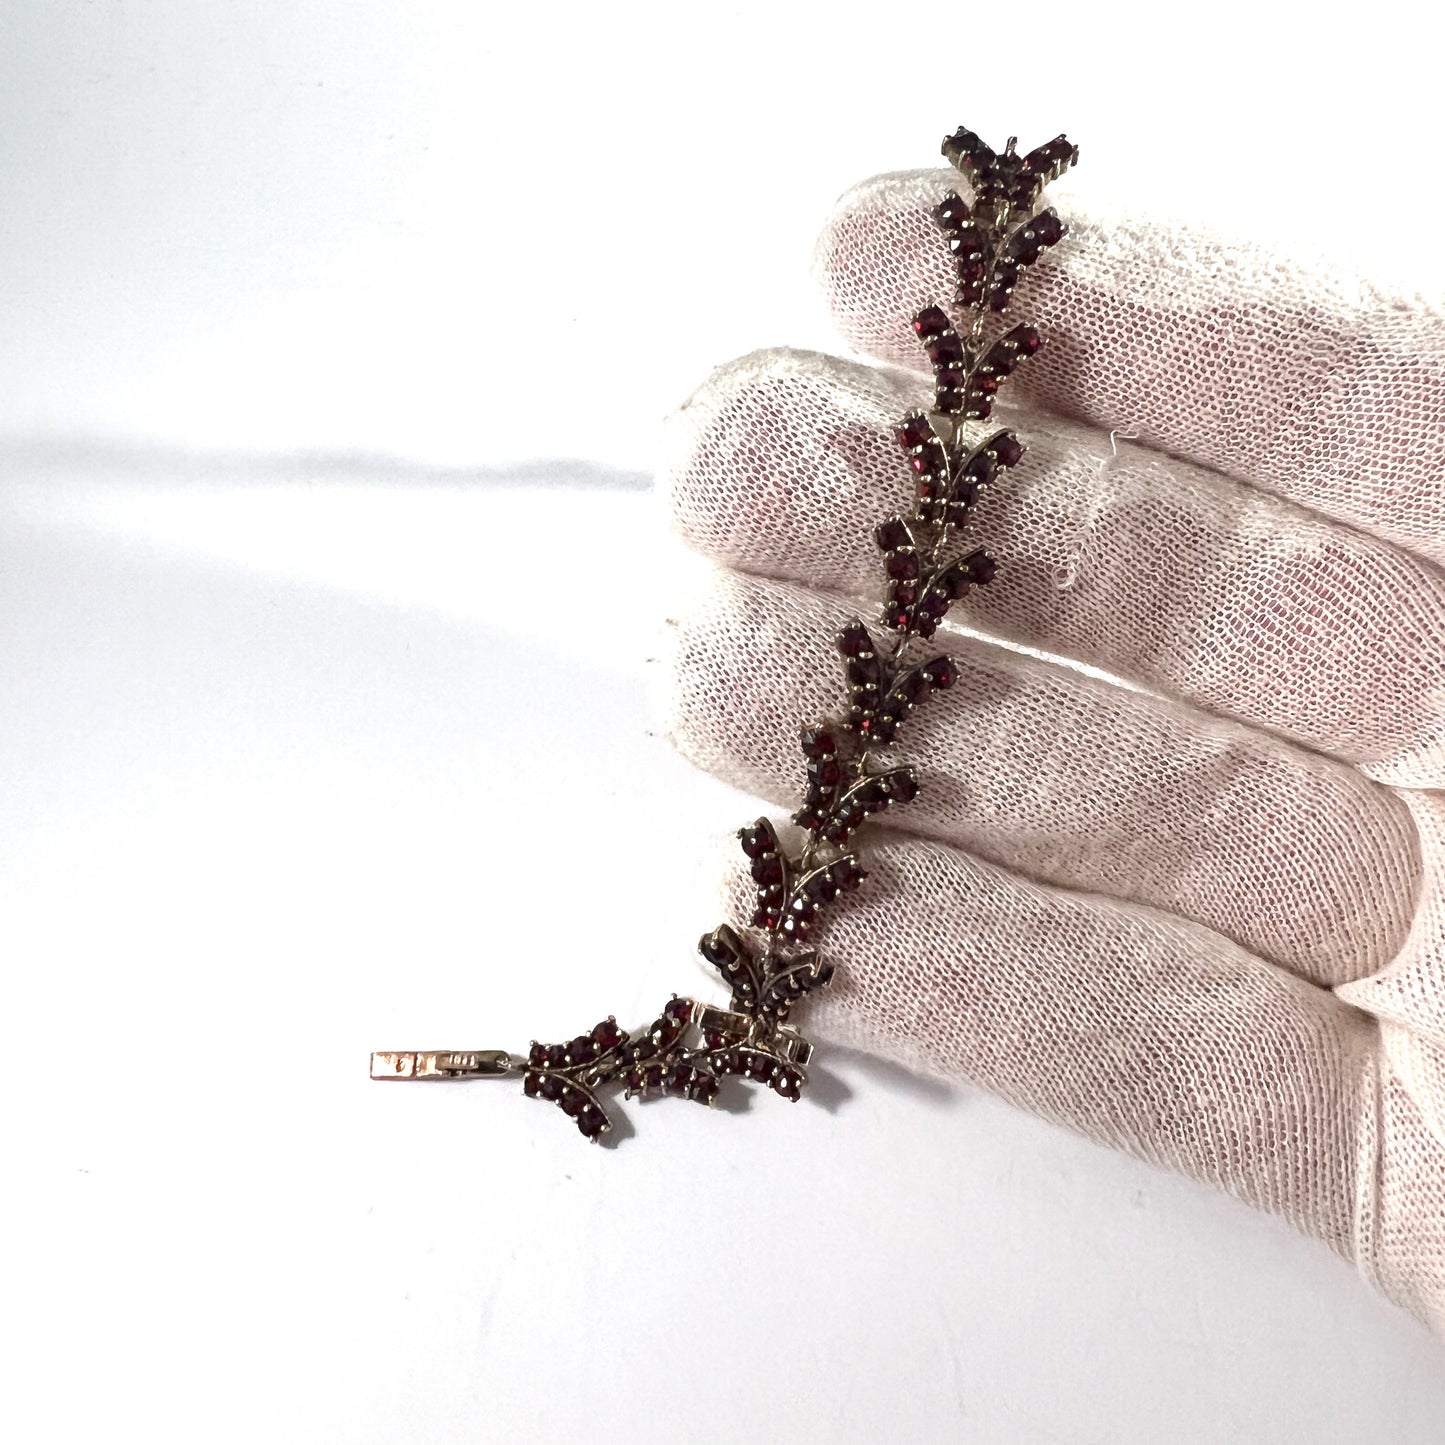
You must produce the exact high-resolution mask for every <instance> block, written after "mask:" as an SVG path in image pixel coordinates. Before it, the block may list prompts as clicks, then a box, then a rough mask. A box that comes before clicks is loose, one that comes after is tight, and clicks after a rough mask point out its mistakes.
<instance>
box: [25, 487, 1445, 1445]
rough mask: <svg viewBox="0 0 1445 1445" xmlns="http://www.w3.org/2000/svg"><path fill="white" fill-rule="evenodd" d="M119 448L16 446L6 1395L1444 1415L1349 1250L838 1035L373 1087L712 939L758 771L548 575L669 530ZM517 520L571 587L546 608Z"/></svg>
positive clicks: (406, 1431)
mask: <svg viewBox="0 0 1445 1445" xmlns="http://www.w3.org/2000/svg"><path fill="white" fill-rule="evenodd" d="M127 466H128V468H129V475H127V472H126V470H124V469H122V468H120V467H117V466H116V465H115V464H113V463H104V462H102V461H97V460H94V459H90V460H72V462H71V463H70V464H69V465H68V466H66V467H63V468H62V467H58V466H56V465H54V464H51V465H48V466H43V467H42V466H39V465H37V464H35V463H34V462H33V461H32V462H26V463H24V464H21V463H15V464H13V465H12V466H11V468H10V472H11V481H10V484H9V486H8V487H7V490H6V493H5V505H4V518H3V520H4V528H3V535H4V537H5V542H4V556H3V558H0V579H3V581H0V588H3V604H0V605H3V613H4V616H5V618H6V628H5V633H4V641H3V655H0V665H3V671H4V675H5V676H6V677H7V679H9V684H10V700H11V706H10V707H9V708H7V709H6V710H5V713H4V715H3V722H0V754H3V756H4V757H5V758H6V759H7V760H8V761H7V768H6V773H7V784H6V806H5V814H4V819H3V825H0V899H3V909H0V954H3V956H4V957H5V958H6V959H7V960H8V961H9V964H10V968H9V972H10V983H9V985H8V988H7V994H8V1002H9V1009H8V1019H7V1022H8V1024H9V1028H10V1033H11V1038H12V1040H13V1046H14V1048H15V1051H16V1058H15V1063H16V1067H15V1069H14V1071H13V1073H12V1076H11V1078H10V1080H9V1083H8V1086H7V1088H8V1099H9V1103H8V1106H7V1109H6V1111H5V1121H6V1122H5V1134H6V1137H5V1157H6V1159H7V1164H8V1166H9V1170H8V1173H9V1177H10V1179H11V1180H12V1187H11V1189H10V1190H9V1191H8V1194H9V1200H8V1209H9V1212H10V1216H11V1222H10V1225H9V1228H8V1229H7V1241H8V1243H9V1246H10V1251H11V1258H10V1261H9V1264H8V1268H7V1277H8V1281H9V1283H8V1285H7V1295H8V1297H9V1299H10V1301H11V1305H10V1308H9V1310H8V1311H7V1314H8V1316H9V1321H10V1325H9V1328H10V1331H11V1338H10V1340H9V1342H8V1346H7V1349H6V1356H7V1367H8V1369H9V1371H10V1372H11V1373H12V1382H11V1385H10V1387H9V1388H8V1389H7V1396H8V1406H7V1414H8V1415H9V1416H10V1417H11V1419H12V1420H18V1421H19V1422H21V1424H22V1426H23V1428H21V1429H18V1430H16V1431H14V1432H13V1433H14V1434H15V1436H16V1438H20V1439H25V1440H27V1441H47V1442H48V1441H58V1442H69V1441H74V1440H80V1439H85V1438H100V1439H113V1438H131V1437H132V1436H134V1437H135V1438H141V1437H142V1436H143V1437H144V1438H146V1439H149V1440H157V1441H176V1442H181V1441H192V1440H197V1439H204V1440H206V1441H217V1442H223V1441H224V1442H230V1441H237V1442H252V1441H256V1440H263V1439H264V1440H269V1441H279V1442H297V1445H301V1442H306V1445H314V1442H323V1441H325V1442H331V1441H335V1442H338V1445H342V1442H345V1445H372V1442H375V1445H381V1442H384V1441H386V1442H390V1441H417V1442H420V1441H428V1442H458V1445H461V1442H464V1441H465V1442H471V1441H475V1440H478V1439H493V1438H518V1437H522V1436H529V1437H530V1438H538V1439H547V1440H551V1439H560V1438H564V1437H566V1436H567V1435H569V1434H570V1433H572V1432H573V1431H578V1432H584V1433H586V1434H587V1435H588V1436H589V1437H591V1438H598V1439H603V1440H620V1439H622V1438H624V1435H627V1436H628V1437H630V1438H634V1439H637V1440H640V1441H644V1442H647V1441H657V1442H663V1441H674V1440H676V1439H678V1438H686V1439H689V1440H695V1441H700V1442H710V1441H717V1442H731V1441H740V1440H756V1439H763V1440H770V1439H787V1440H796V1441H819V1442H823V1441H830V1442H831V1441H850V1442H851V1441H859V1442H863V1441H872V1440H880V1439H885V1440H892V1439H900V1440H901V1439H920V1440H953V1439H967V1440H977V1441H986V1442H1020V1445H1024V1442H1029V1445H1032V1442H1038V1441H1052V1440H1059V1441H1070V1442H1075V1441H1099V1442H1116V1441H1140V1442H1145V1441H1155V1440H1159V1439H1176V1438H1178V1439H1188V1440H1191V1441H1196V1440H1197V1441H1232V1440H1239V1439H1260V1438H1267V1439H1270V1440H1285V1441H1300V1442H1305V1441H1311V1442H1313V1441H1323V1440H1329V1441H1365V1440H1369V1441H1374V1440H1390V1441H1391V1442H1396V1445H1404V1442H1416V1441H1418V1442H1422V1445H1423V1442H1426V1441H1434V1440H1438V1439H1439V1438H1440V1433H1441V1430H1442V1428H1445V1373H1442V1371H1441V1370H1440V1368H1439V1352H1438V1347H1437V1345H1436V1344H1435V1343H1434V1342H1433V1341H1432V1340H1431V1339H1430V1337H1429V1336H1428V1335H1427V1334H1426V1333H1425V1332H1424V1330H1423V1329H1422V1328H1421V1327H1420V1326H1418V1325H1417V1324H1415V1323H1414V1322H1413V1321H1411V1320H1410V1319H1409V1318H1407V1317H1406V1316H1404V1315H1403V1314H1400V1313H1398V1312H1396V1311H1395V1310H1393V1309H1392V1308H1391V1307H1390V1306H1388V1305H1387V1304H1385V1303H1384V1302H1383V1301H1381V1300H1379V1299H1377V1298H1375V1297H1374V1296H1372V1295H1371V1294H1370V1293H1369V1292H1368V1291H1367V1289H1366V1288H1365V1287H1364V1286H1363V1285H1362V1284H1361V1283H1360V1282H1359V1281H1358V1280H1357V1279H1356V1278H1355V1276H1354V1274H1353V1272H1352V1271H1351V1269H1350V1268H1349V1267H1348V1266H1347V1265H1345V1264H1344V1263H1342V1262H1341V1261H1339V1260H1337V1259H1336V1258H1335V1257H1334V1256H1332V1255H1330V1254H1329V1253H1328V1252H1327V1251H1326V1250H1324V1249H1323V1248H1322V1247H1321V1246H1318V1245H1316V1244H1313V1243H1311V1242H1309V1241H1307V1240H1304V1239H1302V1238H1298V1237H1296V1236H1295V1235H1293V1234H1292V1233H1291V1232H1290V1231H1289V1230H1288V1229H1287V1228H1286V1227H1284V1226H1283V1225H1281V1224H1279V1223H1277V1222H1275V1221H1272V1220H1269V1219H1267V1218H1264V1217H1262V1216H1257V1215H1255V1214H1253V1213H1252V1212H1251V1211H1249V1210H1247V1209H1245V1208H1244V1207H1243V1206H1241V1205H1238V1204H1235V1203H1233V1202H1232V1201H1228V1200H1224V1199H1221V1198H1216V1197H1214V1196H1213V1195H1212V1194H1210V1193H1208V1192H1207V1191H1205V1190H1202V1189H1200V1188H1197V1187H1195V1186H1193V1185H1191V1184H1188V1183H1185V1182H1183V1181H1181V1180H1177V1179H1174V1178H1171V1177H1168V1176H1166V1175H1163V1174H1160V1173H1157V1172H1156V1171H1154V1170H1151V1169H1149V1168H1146V1167H1144V1166H1142V1165H1139V1164H1136V1163H1133V1162H1131V1161H1128V1160H1125V1159H1122V1158H1117V1157H1114V1156H1112V1155H1109V1154H1107V1153H1105V1152H1103V1151H1100V1150H1096V1149H1094V1148H1092V1147H1090V1146H1088V1145H1086V1144H1084V1143H1082V1142H1081V1141H1079V1140H1076V1139H1074V1138H1073V1137H1071V1136H1069V1135H1067V1134H1064V1133H1062V1132H1060V1131H1058V1130H1055V1129H1052V1128H1050V1127H1048V1126H1045V1125H1042V1124H1039V1123H1037V1122H1035V1121H1033V1120H1030V1119H1028V1118H1026V1117H1024V1116H1022V1115H1020V1114H1018V1113H1016V1112H1014V1111H1012V1110H1010V1109H1007V1108H1005V1107H1003V1106H1001V1105H998V1104H996V1103H994V1102H992V1101H990V1100H988V1099H986V1098H984V1097H981V1096H977V1095H973V1094H968V1093H962V1092H960V1093H954V1092H952V1091H950V1090H947V1089H944V1088H942V1087H939V1086H936V1085H932V1084H928V1083H923V1082H920V1081H917V1080H914V1079H910V1078H908V1077H906V1076H903V1075H901V1074H898V1073H896V1072H894V1071H892V1070H890V1069H887V1068H884V1067H882V1066H880V1065H878V1064H876V1063H872V1062H870V1061H868V1060H865V1059H861V1058H855V1057H847V1056H844V1057H838V1056H836V1055H834V1056H832V1057H829V1058H826V1059H825V1060H824V1061H823V1066H822V1069H821V1071H820V1077H819V1078H818V1079H817V1080H816V1083H815V1091H814V1092H813V1094H812V1095H811V1096H810V1097H808V1098H805V1100H804V1102H802V1103H801V1104H799V1105H798V1106H796V1107H793V1106H789V1105H785V1104H784V1103H783V1101H781V1100H779V1099H776V1098H774V1097H773V1096H771V1095H768V1094H766V1093H764V1094H763V1095H762V1096H761V1097H758V1096H757V1094H756V1091H754V1097H753V1098H752V1099H751V1101H750V1105H749V1107H748V1108H747V1110H746V1112H745V1114H744V1115H743V1116H741V1117H738V1116H734V1115H731V1114H728V1113H720V1112H716V1111H714V1112H712V1113H707V1112H704V1111H703V1110H700V1109H697V1108H695V1107H688V1106H685V1105H682V1104H679V1103H672V1102H661V1103H658V1104H655V1105H648V1106H638V1105H636V1104H634V1105H632V1106H629V1108H628V1111H627V1112H628V1116H629V1120H630V1123H631V1124H632V1125H633V1126H634V1127H635V1134H633V1136H632V1137H624V1138H623V1140H622V1142H621V1143H620V1145H619V1146H618V1148H617V1149H616V1150H615V1151H614V1150H604V1149H595V1148H590V1147H588V1146H587V1145H585V1144H584V1143H583V1142H582V1141H581V1140H580V1139H579V1138H578V1137H577V1136H576V1134H575V1133H574V1131H573V1130H572V1128H571V1126H570V1125H569V1124H568V1122H567V1121H566V1120H565V1119H564V1118H563V1117H562V1116H561V1115H559V1114H557V1113H555V1112H554V1111H552V1110H547V1109H542V1108H539V1107H538V1106H537V1105H536V1104H534V1103H530V1102H528V1101H527V1100H525V1099H523V1098H522V1097H521V1096H520V1094H519V1092H517V1091H516V1090H515V1088H514V1087H511V1086H507V1085H503V1084H487V1083H477V1084H471V1085H451V1086H434V1087H424V1086H421V1085H414V1086H403V1085H392V1086H389V1087H388V1086H383V1085H380V1084H372V1083H371V1082H369V1081H368V1080H367V1078H366V1076H365V1074H366V1055H367V1052H368V1051H369V1050H370V1049H371V1048H373V1047H392V1046H395V1047H412V1046H420V1047H430V1046H441V1047H452V1046H456V1047H473V1046H479V1047H489V1046H504V1047H505V1046H513V1045H519V1044H520V1043H521V1042H522V1041H524V1040H525V1039H527V1038H528V1037H530V1036H532V1035H533V1034H537V1033H539V1034H543V1035H546V1034H548V1033H558V1034H568V1033H570V1032H573V1031H575V1030H576V1029H577V1028H580V1027H582V1026H584V1025H589V1024H590V1023H591V1022H592V1021H593V1019H594V1017H600V1016H601V1015H603V1014H605V1013H608V1012H611V1011H614V1010H615V1011H616V1012H617V1013H618V1014H619V1015H620V1016H621V1017H622V1018H623V1019H624V1020H626V1019H629V1018H634V1017H635V1018H642V1017H644V1016H646V1015H647V1014H648V1013H649V1012H650V1011H651V1009H652V1008H653V1007H654V1006H655V1004H656V1002H657V1001H658V1000H659V999H665V998H666V997H667V995H668V993H669V992H671V991H672V990H674V989H677V988H682V987H697V986H699V985H700V983H701V979H700V975H699V974H698V973H697V972H696V964H695V961H694V958H693V955H692V947H693V943H694V940H695V937H696V935H697V933H699V932H700V931H701V930H702V928H703V927H705V926H708V925H710V923H711V922H712V921H713V919H712V914H711V910H710V909H709V907H708V904H707V897H706V895H707V892H708V889H709V886H710V885H709V880H708V879H707V878H706V877H704V876H701V873H700V868H702V867H708V866H712V864H713V863H714V862H715V861H716V855H715V854H712V853H711V852H710V850H709V849H708V847H707V846H706V842H705V840H706V839H707V838H708V837H709V836H710V835H712V834H721V833H722V832H724V831H725V830H727V829H729V828H730V827H732V826H734V825H735V824H736V823H737V822H738V821H739V820H740V819H743V818H746V817H747V816H749V815H750V807H749V805H748V803H747V802H746V801H745V800H743V799H741V798H739V797H737V796H734V795H732V794H730V793H729V792H728V791H727V790H725V789H723V788H721V787H718V786H715V785H712V784H710V783H709V782H708V780H706V779H704V778H701V777H699V776H698V775H696V774H694V773H692V772H691V771H690V770H689V769H688V768H686V767H685V766H684V765H683V764H682V763H681V762H680V761H679V760H678V759H676V758H675V757H674V756H673V755H672V754H671V753H670V751H669V750H668V749H667V747H666V746H665V745H664V744H663V743H662V742H661V741H660V740H658V739H656V738H655V737H653V736H651V735H650V734H649V732H648V717H647V712H646V709H645V707H644V706H643V700H642V692H643V682H644V675H645V672H646V662H645V659H646V658H647V656H648V655H649V646H650V642H651V640H652V636H653V630H654V627H655V623H656V618H655V617H649V616H648V615H647V614H648V611H649V608H648V606H647V605H646V603H645V601H644V600H643V599H642V598H641V596H640V593H639V590H638V589H637V588H635V587H633V586H631V585H628V584H626V583H625V581H624V579H623V576H622V574H620V573H618V572H616V571H604V572H602V573H600V574H596V575H592V576H590V577H589V576H588V574H587V573H586V571H585V558H586V556H587V554H588V551H589V549H595V548H601V549H602V550H603V552H604V553H607V552H610V551H611V550H612V549H619V550H620V549H623V548H625V547H628V546H631V545H633V543H632V540H631V539H633V538H635V537H638V536H642V537H643V538H644V539H646V545H647V548H648V551H647V553H646V555H647V556H649V557H652V556H664V555H665V554H664V553H663V552H662V550H661V548H660V546H659V545H658V543H657V540H656V539H655V538H652V537H650V536H649V528H648V523H647V517H648V512H647V508H648V506H649V504H650V498H649V497H648V496H647V495H646V494H644V493H636V492H631V493H629V492H626V491H616V490H613V491H610V492H593V493H590V494H589V493H586V492H578V491H575V490H568V489H556V488H552V489H539V488H528V487H526V486H518V487H514V488H504V487H494V488H490V489H479V488H474V487H460V486H455V485H449V484H412V485H400V484H397V483H395V482H391V481H387V480H381V481H378V480H375V479H371V478H367V477H365V476H362V475H357V476H354V477H352V478H350V479H344V478H341V477H338V476H337V475H335V474H333V475H331V476H330V477H329V478H328V479H326V480H324V481H314V480H308V479H307V476H306V473H305V471H304V469H299V470H297V471H296V472H295V473H294V474H293V476H292V478H291V479H290V480H285V481H283V480H278V479H277V478H276V477H275V476H274V475H273V476H271V477H269V478H268V477H264V476H259V475H258V476H256V477H255V478H253V479H252V481H251V484H250V485H249V486H247V487H244V488H241V487H238V486H237V485H236V483H237V481H238V478H237V477H236V476H234V475H232V476H230V477H229V478H227V479H224V480H221V481H217V480H216V478H215V475H214V470H213V469H208V468H205V467H203V466H199V465H197V466H195V467H194V469H193V470H192V471H191V472H190V473H185V472H182V473H179V474H175V475H165V474H163V473H162V472H161V471H160V470H159V469H152V471H151V473H150V474H149V475H147V476H143V477H139V478H138V477H137V476H136V475H135V471H136V468H135V465H134V459H130V460H129V461H128V463H127ZM539 515H543V516H547V517H548V518H550V519H552V520H554V521H555V525H556V529H557V530H556V532H555V534H554V535H555V536H556V538H557V540H558V542H559V558H560V562H561V576H562V577H563V578H565V579H568V581H569V584H570V585H579V584H575V583H573V581H572V579H584V580H583V582H582V583H581V584H580V585H585V587H586V596H587V599H588V603H589V605H588V607H587V609H586V611H585V613H583V614H578V613H577V612H576V611H575V610H570V616H571V618H572V621H571V624H570V625H556V626H554V625H552V624H550V623H549V627H548V636H547V637H546V638H543V637H541V636H539V635H538V634H537V633H536V630H535V628H534V626H533V625H532V623H531V621H530V618H531V616H533V615H534V614H532V613H531V611H530V609H531V608H533V607H542V608H544V609H546V613H547V616H548V617H549V618H554V617H556V616H557V609H558V607H559V606H560V607H561V608H562V609H563V610H564V611H567V610H569V609H568V608H567V602H566V598H565V597H561V598H559V600H558V601H557V602H552V601H547V600H544V599H545V589H543V588H539V586H538V585H537V582H536V579H535V576H533V575H529V573H528V558H527V555H526V552H525V549H523V548H520V547H519V546H518V545H517V544H516V542H515V540H514V539H515V537H516V535H517V528H518V524H519V521H520V520H521V519H524V518H527V517H536V516H539ZM479 558H480V559H485V563H484V565H478V561H477V559H479ZM499 595H502V596H506V597H507V598H509V599H512V601H511V602H510V603H509V604H508V605H506V606H501V605H499ZM518 602H520V603H521V604H522V605H521V606H520V607H519V606H518V605H516V604H517V603H518ZM513 619H515V621H516V625H515V627H514V626H513ZM579 687H581V688H583V689H585V695H586V697H587V699H588V701H587V704H586V712H585V713H584V712H583V711H582V710H581V709H579V707H578V706H577V704H576V696H577V689H578V688H579ZM634 788H635V790H636V791H635V794H634V791H633V790H634ZM543 858H547V859H551V860H552V862H551V864H550V866H549V867H548V869H547V870H546V871H545V872H544V871H543V870H542V868H541V867H540V864H539V861H538V860H540V859H543ZM700 860H702V861H701V862H700ZM703 986H705V985H703ZM117 1422H126V1428H125V1429H124V1431H123V1432H118V1429H117Z"/></svg>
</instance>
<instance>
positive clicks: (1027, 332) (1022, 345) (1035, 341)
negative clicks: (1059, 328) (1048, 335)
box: [1009, 326, 1044, 356]
mask: <svg viewBox="0 0 1445 1445" xmlns="http://www.w3.org/2000/svg"><path fill="white" fill-rule="evenodd" d="M1009 335H1010V337H1011V338H1012V339H1013V341H1014V342H1015V343H1016V344H1017V346H1018V349H1019V350H1020V351H1022V352H1023V354H1024V355H1025V356H1032V355H1033V354H1034V352H1036V351H1037V350H1038V349H1039V347H1041V346H1042V345H1043V344H1044V338H1043V337H1042V336H1040V335H1039V332H1038V328H1037V327H1035V326H1019V327H1016V328H1015V329H1014V330H1013V331H1011V332H1010V333H1009Z"/></svg>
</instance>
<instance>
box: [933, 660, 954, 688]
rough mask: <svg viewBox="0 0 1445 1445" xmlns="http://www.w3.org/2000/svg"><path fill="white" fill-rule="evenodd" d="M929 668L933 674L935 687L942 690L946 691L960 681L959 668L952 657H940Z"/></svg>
mask: <svg viewBox="0 0 1445 1445" xmlns="http://www.w3.org/2000/svg"><path fill="white" fill-rule="evenodd" d="M928 670H929V672H930V673H931V674H932V676H933V685H934V687H936V688H938V689H939V690H940V691H941V692H946V691H947V690H948V689H949V688H951V687H952V686H953V685H954V683H956V682H957V681H958V668H957V667H956V666H955V664H954V662H953V659H952V658H950V657H940V658H939V659H938V661H937V662H935V663H932V664H931V665H930V667H929V669H928Z"/></svg>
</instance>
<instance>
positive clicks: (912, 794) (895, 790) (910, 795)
mask: <svg viewBox="0 0 1445 1445" xmlns="http://www.w3.org/2000/svg"><path fill="white" fill-rule="evenodd" d="M888 791H889V792H890V793H891V794H892V795H893V800H894V802H897V803H911V802H912V801H913V800H914V799H915V798H916V797H917V796H918V779H917V778H915V777H914V776H913V774H912V773H906V772H898V773H891V774H889V777H888Z"/></svg>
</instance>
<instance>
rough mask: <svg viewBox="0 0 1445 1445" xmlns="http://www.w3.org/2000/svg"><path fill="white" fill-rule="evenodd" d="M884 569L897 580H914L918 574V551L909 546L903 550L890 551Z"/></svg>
mask: <svg viewBox="0 0 1445 1445" xmlns="http://www.w3.org/2000/svg"><path fill="white" fill-rule="evenodd" d="M885 570H886V571H887V573H888V575H889V576H890V577H892V578H893V579H894V580H895V581H897V582H912V581H914V580H915V579H916V578H917V576H918V553H917V552H915V551H914V550H913V549H912V548H911V547H910V548H909V549H908V550H907V551H905V552H892V553H890V554H889V557H888V561H887V563H886V564H885Z"/></svg>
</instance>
